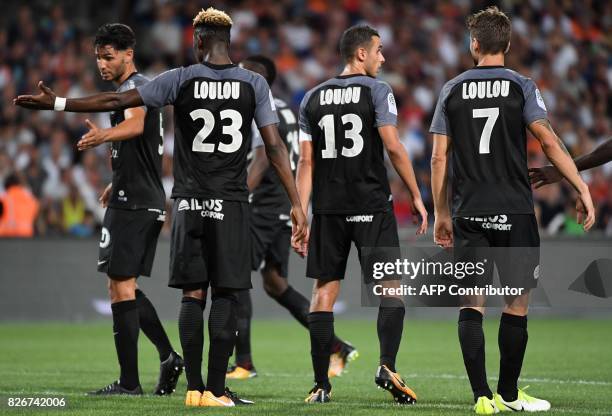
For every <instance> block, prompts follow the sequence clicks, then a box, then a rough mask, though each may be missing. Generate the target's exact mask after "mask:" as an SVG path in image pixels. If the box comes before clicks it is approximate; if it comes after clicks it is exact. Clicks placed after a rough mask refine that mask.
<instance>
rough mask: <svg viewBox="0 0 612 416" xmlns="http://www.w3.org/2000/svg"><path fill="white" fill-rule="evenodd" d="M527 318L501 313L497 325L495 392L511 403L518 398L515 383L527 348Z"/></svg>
mask: <svg viewBox="0 0 612 416" xmlns="http://www.w3.org/2000/svg"><path fill="white" fill-rule="evenodd" d="M527 338H528V335H527V316H517V315H510V314H507V313H502V316H501V321H500V323H499V335H498V338H497V341H498V343H499V355H500V359H499V381H498V383H497V392H498V393H499V394H501V396H502V397H503V398H504V400H506V401H509V402H512V401H514V400H516V399H517V397H518V390H517V383H518V378H519V375H520V374H521V368H522V366H523V357H525V349H526V348H527Z"/></svg>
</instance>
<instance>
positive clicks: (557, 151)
mask: <svg viewBox="0 0 612 416" xmlns="http://www.w3.org/2000/svg"><path fill="white" fill-rule="evenodd" d="M529 130H530V131H531V133H532V134H533V135H534V137H535V138H536V139H538V141H539V142H540V145H541V146H542V150H543V151H544V153H545V154H546V157H548V160H550V161H551V163H552V164H553V166H555V168H557V169H558V170H559V172H560V173H561V175H562V176H563V177H564V178H565V179H567V181H568V182H569V183H570V184H571V185H572V187H573V188H574V189H575V190H576V192H577V193H578V199H577V201H576V211H577V212H578V218H577V219H578V223H580V224H582V226H583V228H584V230H585V231H588V230H589V229H590V228H591V227H592V226H593V224H594V223H595V209H594V208H593V201H592V200H591V194H590V192H589V187H588V186H587V185H586V183H584V181H583V180H582V178H581V177H580V174H579V173H578V168H577V167H576V165H575V164H574V161H573V160H572V158H571V156H570V155H569V152H568V151H567V149H566V148H565V145H564V144H563V142H562V141H561V139H560V138H559V136H557V134H556V133H555V131H554V129H553V128H552V126H551V125H550V123H549V122H548V120H545V119H540V120H536V121H534V122H533V123H531V124H530V125H529Z"/></svg>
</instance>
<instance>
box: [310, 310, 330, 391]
mask: <svg viewBox="0 0 612 416" xmlns="http://www.w3.org/2000/svg"><path fill="white" fill-rule="evenodd" d="M308 328H309V331H310V354H311V356H312V368H313V370H314V377H315V382H316V383H317V384H318V385H319V386H324V387H326V388H331V386H330V384H329V378H328V376H327V371H328V369H329V356H330V355H331V349H332V341H333V338H334V313H333V312H310V314H308Z"/></svg>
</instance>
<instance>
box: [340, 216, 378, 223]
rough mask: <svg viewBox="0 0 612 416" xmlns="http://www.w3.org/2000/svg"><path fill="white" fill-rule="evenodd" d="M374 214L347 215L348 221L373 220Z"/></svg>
mask: <svg viewBox="0 0 612 416" xmlns="http://www.w3.org/2000/svg"><path fill="white" fill-rule="evenodd" d="M373 219H374V215H351V216H349V217H346V222H372V220H373Z"/></svg>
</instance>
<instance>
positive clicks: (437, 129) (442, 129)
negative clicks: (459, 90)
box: [429, 82, 452, 136]
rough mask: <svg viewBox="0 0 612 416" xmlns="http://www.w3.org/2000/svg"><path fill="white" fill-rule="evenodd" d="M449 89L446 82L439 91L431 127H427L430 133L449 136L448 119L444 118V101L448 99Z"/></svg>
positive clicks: (449, 86) (449, 85)
mask: <svg viewBox="0 0 612 416" xmlns="http://www.w3.org/2000/svg"><path fill="white" fill-rule="evenodd" d="M451 89H452V85H451V84H450V83H448V82H447V83H446V84H444V86H443V87H442V90H441V91H440V96H439V97H438V103H437V104H436V109H435V111H434V115H433V118H432V119H431V126H430V127H429V132H430V133H435V134H443V135H445V136H449V134H448V118H447V117H446V99H447V98H448V95H449V94H450V91H451Z"/></svg>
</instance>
